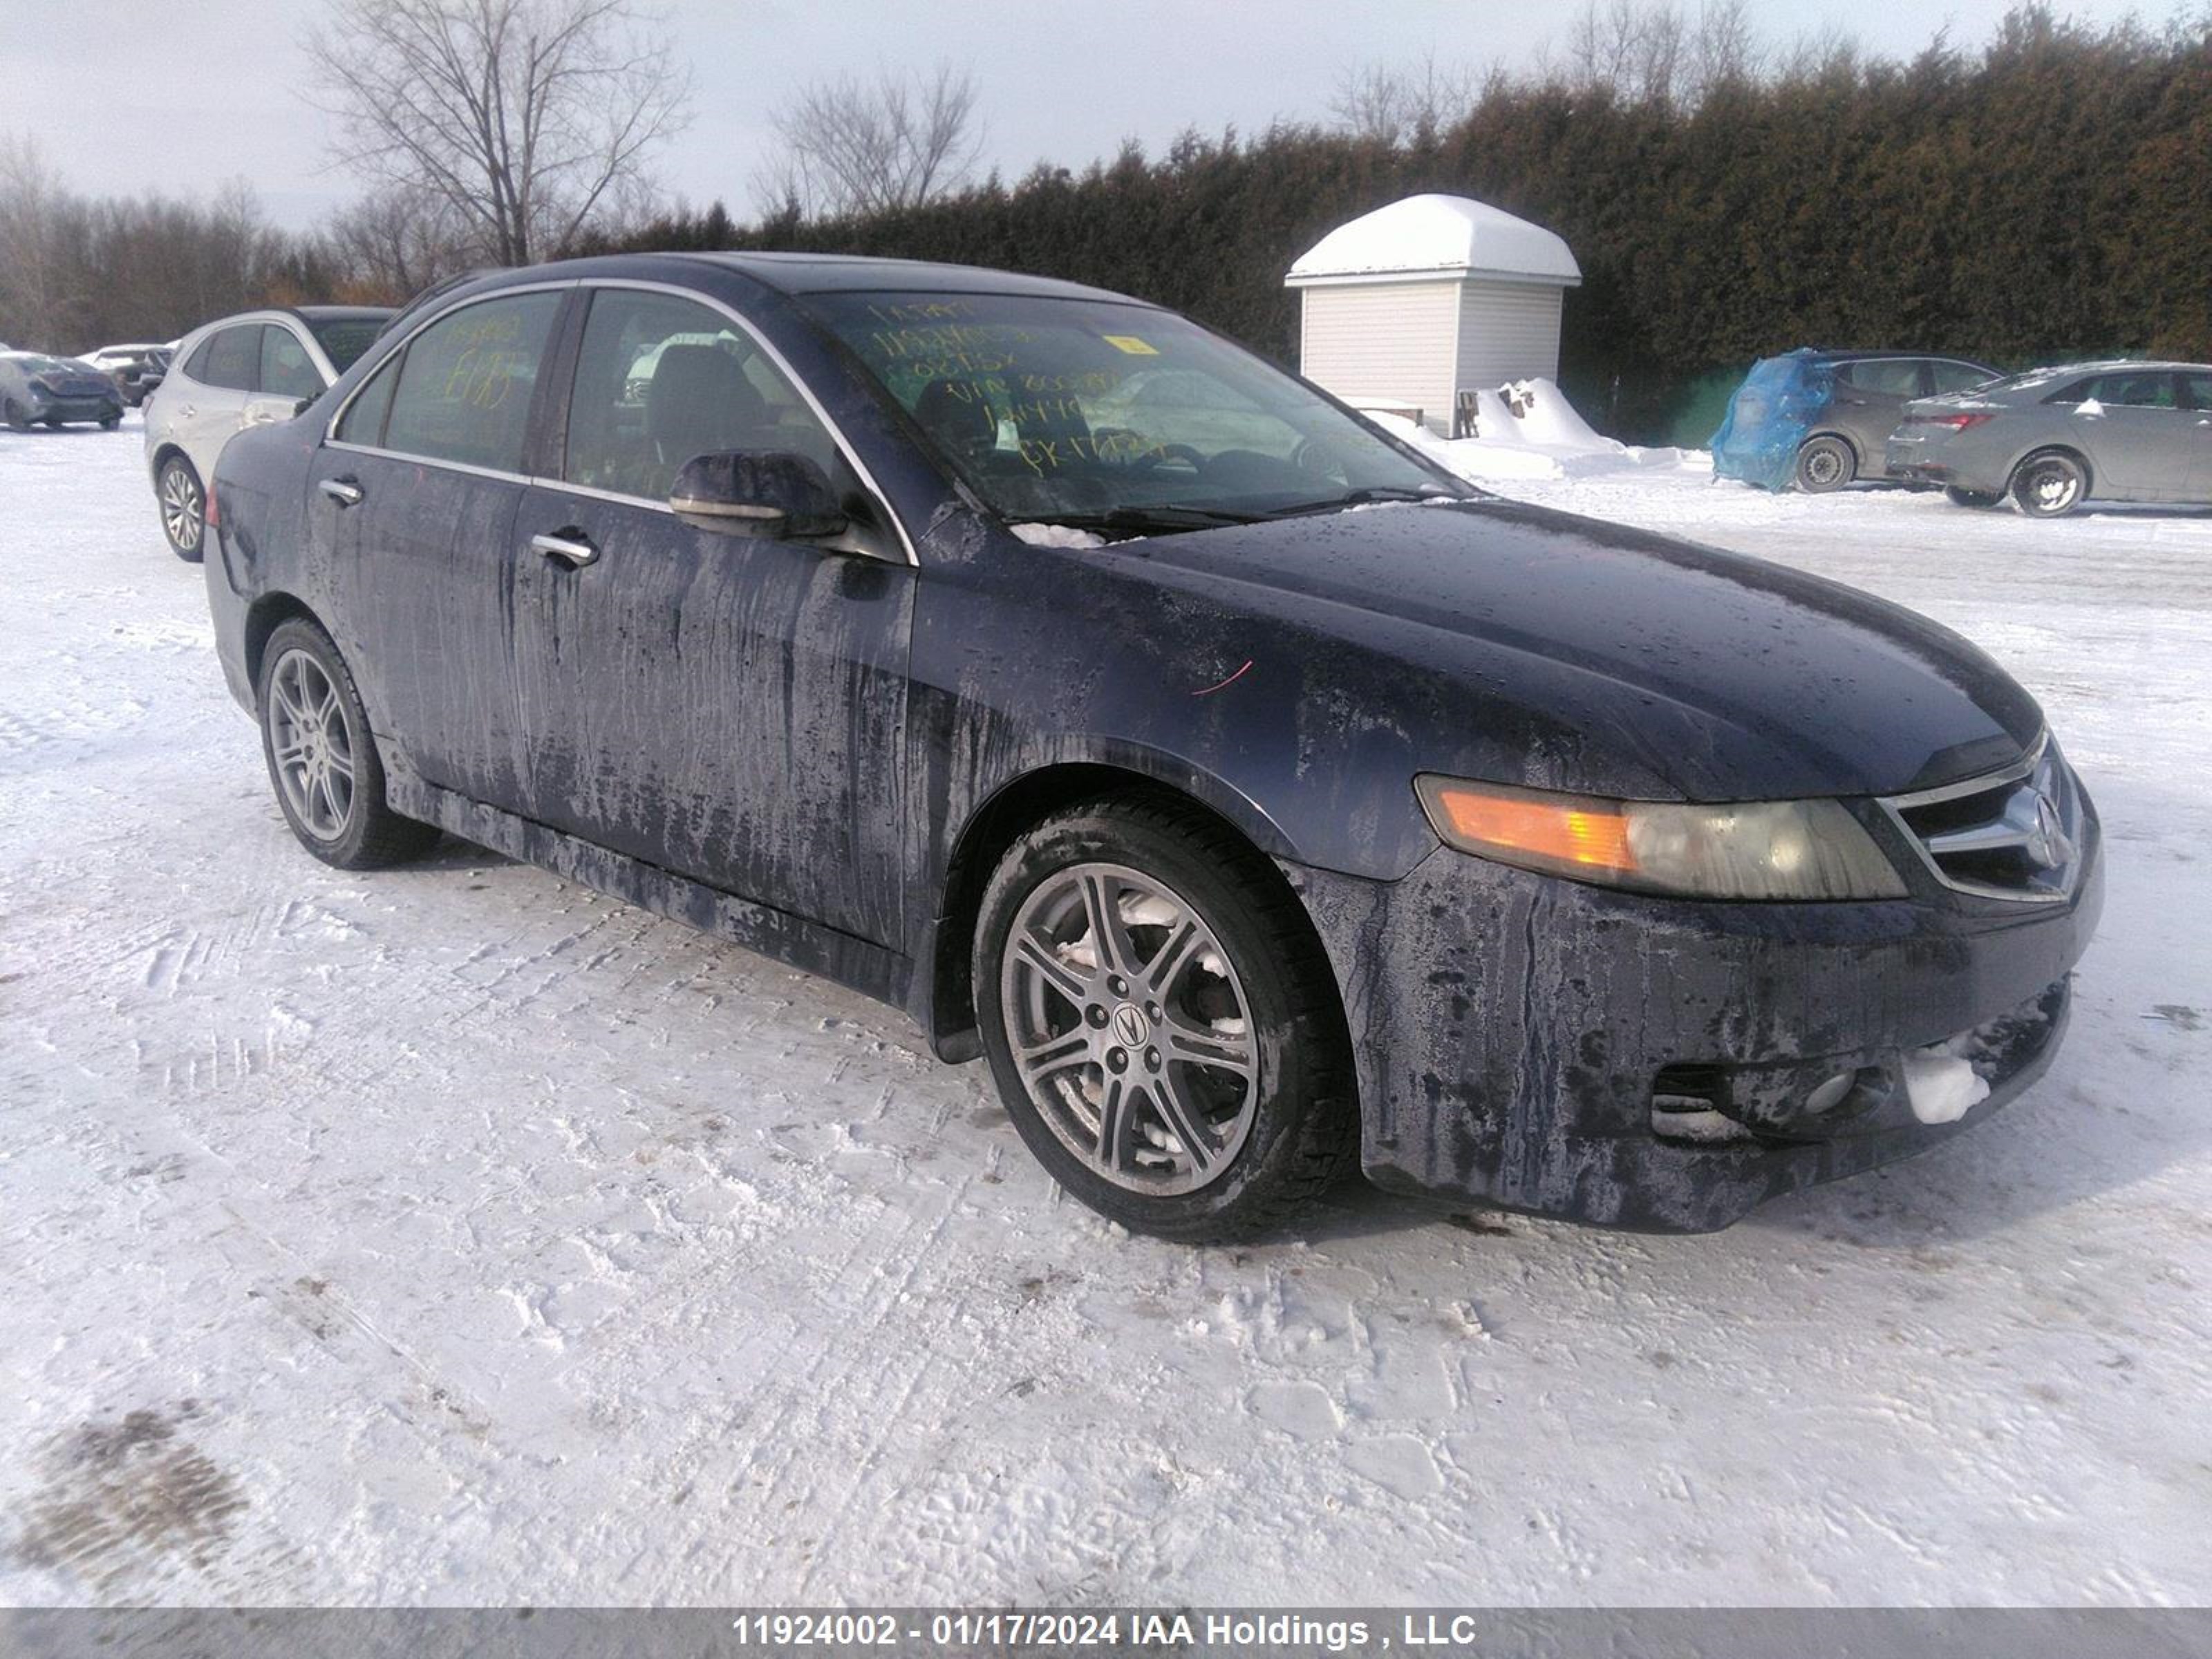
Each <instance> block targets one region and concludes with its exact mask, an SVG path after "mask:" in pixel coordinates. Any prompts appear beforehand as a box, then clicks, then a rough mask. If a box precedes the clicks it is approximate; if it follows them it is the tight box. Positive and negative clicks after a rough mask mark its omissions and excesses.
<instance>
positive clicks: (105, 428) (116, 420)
mask: <svg viewBox="0 0 2212 1659" xmlns="http://www.w3.org/2000/svg"><path fill="white" fill-rule="evenodd" d="M122 424H123V417H122V416H120V415H103V416H100V430H101V431H102V432H112V431H114V430H115V428H117V427H118V426H121V425H122Z"/></svg>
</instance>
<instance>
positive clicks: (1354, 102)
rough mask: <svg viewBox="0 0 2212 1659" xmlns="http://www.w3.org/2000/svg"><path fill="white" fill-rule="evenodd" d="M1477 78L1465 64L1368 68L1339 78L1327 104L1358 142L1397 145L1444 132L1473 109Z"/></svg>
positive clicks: (1432, 60) (1425, 61)
mask: <svg viewBox="0 0 2212 1659" xmlns="http://www.w3.org/2000/svg"><path fill="white" fill-rule="evenodd" d="M1474 97H1475V78H1474V71H1473V70H1469V69H1468V68H1467V67H1466V66H1465V65H1463V64H1438V63H1437V60H1436V56H1435V54H1434V53H1431V54H1430V55H1429V56H1428V57H1426V58H1423V59H1422V60H1421V61H1420V62H1419V64H1412V65H1407V66H1399V65H1393V64H1362V65H1360V66H1359V67H1358V68H1357V69H1347V70H1345V71H1344V73H1343V74H1341V75H1340V76H1338V77H1337V82H1336V91H1335V92H1334V94H1332V95H1331V96H1330V98H1329V100H1328V108H1329V113H1330V114H1332V115H1334V116H1335V117H1336V121H1337V125H1339V126H1340V127H1342V128H1343V129H1344V130H1345V131H1347V132H1349V133H1351V134H1352V135H1353V136H1354V137H1359V138H1370V139H1373V140H1375V141H1376V143H1384V144H1389V145H1393V146H1395V145H1398V144H1402V143H1408V142H1412V141H1418V140H1420V139H1423V138H1426V137H1434V136H1435V135H1436V134H1437V133H1439V132H1441V131H1443V130H1444V129H1445V128H1446V127H1448V126H1449V125H1451V124H1452V123H1453V122H1454V121H1455V120H1457V119H1460V118H1462V117H1463V116H1465V115H1466V114H1467V112H1468V110H1469V108H1471V107H1472V106H1473V105H1474Z"/></svg>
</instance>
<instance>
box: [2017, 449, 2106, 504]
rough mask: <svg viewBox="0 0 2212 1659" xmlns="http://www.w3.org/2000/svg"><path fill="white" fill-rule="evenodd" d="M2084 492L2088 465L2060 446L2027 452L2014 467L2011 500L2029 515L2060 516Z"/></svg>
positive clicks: (2086, 491) (2083, 496)
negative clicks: (2024, 458) (2027, 454)
mask: <svg viewBox="0 0 2212 1659" xmlns="http://www.w3.org/2000/svg"><path fill="white" fill-rule="evenodd" d="M2088 495H2089V469H2088V468H2087V466H2085V465H2082V464H2081V461H2080V460H2079V459H2076V458H2075V456H2072V455H2069V454H2068V453H2066V452H2065V451H2064V450H2063V449H2046V450H2045V451H2044V452H2043V453H2040V454H2038V455H2031V456H2029V457H2028V458H2027V459H2026V460H2024V461H2022V462H2021V464H2020V465H2019V466H2018V467H2016V468H2015V469H2014V471H2013V475H2012V498H2013V501H2015V503H2016V504H2017V505H2018V506H2019V507H2020V510H2021V512H2023V513H2027V516H2028V517H2029V518H2031V519H2063V518H2064V517H2065V516H2066V515H2067V514H2068V513H2071V512H2072V511H2073V510H2074V509H2075V507H2079V506H2081V503H2082V502H2083V501H2087V499H2088Z"/></svg>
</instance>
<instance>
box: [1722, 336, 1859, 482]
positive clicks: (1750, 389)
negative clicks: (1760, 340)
mask: <svg viewBox="0 0 2212 1659" xmlns="http://www.w3.org/2000/svg"><path fill="white" fill-rule="evenodd" d="M1834 392H1835V371H1834V368H1833V367H1832V365H1831V364H1829V363H1828V362H1826V361H1825V360H1823V359H1820V358H1819V357H1817V356H1815V355H1814V353H1813V351H1812V350H1811V349H1807V348H1800V349H1798V350H1796V351H1792V352H1789V353H1786V354H1784V356H1779V357H1762V358H1760V359H1759V361H1758V362H1755V363H1753V365H1752V367H1751V373H1750V374H1747V375H1745V376H1744V378H1743V384H1742V385H1741V386H1738V387H1737V388H1736V389H1735V397H1733V398H1730V399H1729V412H1728V416H1727V417H1726V418H1725V419H1723V421H1722V422H1721V429H1720V430H1719V431H1717V432H1716V433H1714V434H1713V443H1712V450H1713V476H1714V477H1718V478H1741V480H1743V482H1744V483H1750V484H1757V485H1758V486H1759V488H1760V489H1771V490H1776V491H1780V490H1784V489H1789V488H1790V480H1791V479H1792V478H1793V477H1796V470H1797V447H1798V446H1799V445H1800V444H1802V443H1803V442H1804V441H1805V435H1806V434H1807V433H1808V432H1809V431H1810V430H1812V427H1813V422H1814V421H1815V420H1817V419H1819V418H1820V412H1821V411H1822V410H1825V409H1826V408H1827V406H1828V400H1829V398H1831V397H1832V396H1833V395H1834Z"/></svg>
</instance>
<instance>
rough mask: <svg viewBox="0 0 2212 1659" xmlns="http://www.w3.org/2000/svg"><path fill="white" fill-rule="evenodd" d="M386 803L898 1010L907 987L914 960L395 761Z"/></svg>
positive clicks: (904, 1003)
mask: <svg viewBox="0 0 2212 1659" xmlns="http://www.w3.org/2000/svg"><path fill="white" fill-rule="evenodd" d="M385 793H386V798H387V799H389V800H390V802H391V805H392V810H393V811H396V812H401V813H404V814H405V815H406V816H407V817H410V818H418V819H420V820H421V821H422V822H423V823H435V824H436V825H437V826H438V828H440V829H443V830H445V831H446V832H447V834H449V835H454V836H460V837H461V838H462V839H463V840H464V841H472V842H476V843H477V845H478V846H479V847H488V848H490V849H491V850H492V851H493V852H495V853H503V854H506V855H507V857H509V858H511V859H516V860H520V861H521V862H522V863H524V864H534V865H536V866H538V868H539V869H541V870H550V871H551V872H553V873H554V874H555V875H556V876H565V877H567V878H568V879H569V880H570V881H573V882H575V883H577V884H580V885H581V886H585V887H589V888H592V889H593V890H596V891H599V892H602V893H605V894H608V895H610V896H612V897H615V898H618V899H622V900H624V901H626V902H629V903H631V904H635V905H636V906H638V907H639V908H641V909H646V910H650V911H652V912H653V913H654V914H655V915H663V916H667V917H670V918H671V919H672V920H674V921H682V922H688V923H689V924H690V926H692V927H696V928H697V929H698V930H699V931H700V932H701V933H711V934H713V935H714V937H715V938H716V939H727V940H728V941H729V942H730V943H731V944H732V945H743V946H744V948H745V949H746V950H748V951H757V952H758V953H759V954H761V955H762V956H764V957H773V958H774V959H775V961H778V962H781V963H788V964H789V965H790V966H792V967H793V968H797V969H800V970H801V971H803V972H805V973H809V974H817V975H820V976H821V977H822V978H823V979H826V980H830V981H835V982H836V984H839V985H842V986H844V987H847V988H848V989H850V990H854V991H858V992H859V993H860V994H861V995H863V996H868V997H873V998H875V999H876V1000H878V1001H879V1002H888V1003H890V1004H891V1005H892V1006H895V1007H897V1008H899V1009H901V1010H902V1011H905V1010H907V1008H908V995H909V994H910V992H911V991H912V989H913V987H914V962H913V959H912V958H911V957H905V956H902V955H901V954H899V952H897V951H892V950H890V949H887V948H886V947H884V946H883V945H875V944H872V943H870V942H869V941H868V940H866V939H859V938H856V937H854V935H853V934H851V933H839V932H838V931H837V930H836V928H834V927H823V925H822V924H821V923H819V922H814V921H807V920H806V919H805V918H804V917H802V916H794V915H791V914H790V913H789V912H787V911H783V910H778V909H775V908H772V907H770V906H769V905H765V904H759V903H756V902H753V901H752V900H750V899H744V898H739V897H738V896H736V895H735V894H732V893H726V892H723V891H722V890H720V889H719V888H714V887H708V886H706V885H705V884H702V883H700V882H696V881H693V880H691V879H690V878H689V877H686V876H679V875H678V874H676V873H675V872H672V871H669V870H664V869H662V868H661V867H660V866H659V865H656V864H647V862H646V861H645V860H642V859H634V858H631V857H629V855H628V854H623V853H617V852H612V851H611V850H609V849H608V848H605V847H601V846H599V844H598V843H596V842H588V841H585V840H583V839H582V838H581V837H580V836H571V835H568V834H566V833H564V832H563V831H561V830H558V829H552V828H551V827H550V826H549V825H546V824H543V823H536V822H534V821H533V820H532V819H529V818H525V817H517V816H516V815H515V814H513V813H512V812H505V811H501V810H500V809H499V808H497V807H495V806H487V805H484V804H483V802H481V801H476V800H471V799H469V798H468V797H467V796H465V795H457V794H455V793H453V792H452V791H451V790H448V789H441V788H439V787H437V786H436V785H435V784H429V783H425V782H423V781H422V780H421V779H420V778H417V777H415V776H412V775H409V774H408V773H406V772H404V771H403V770H401V769H399V768H398V767H393V768H392V769H390V770H389V771H388V772H387V773H386V777H385Z"/></svg>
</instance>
